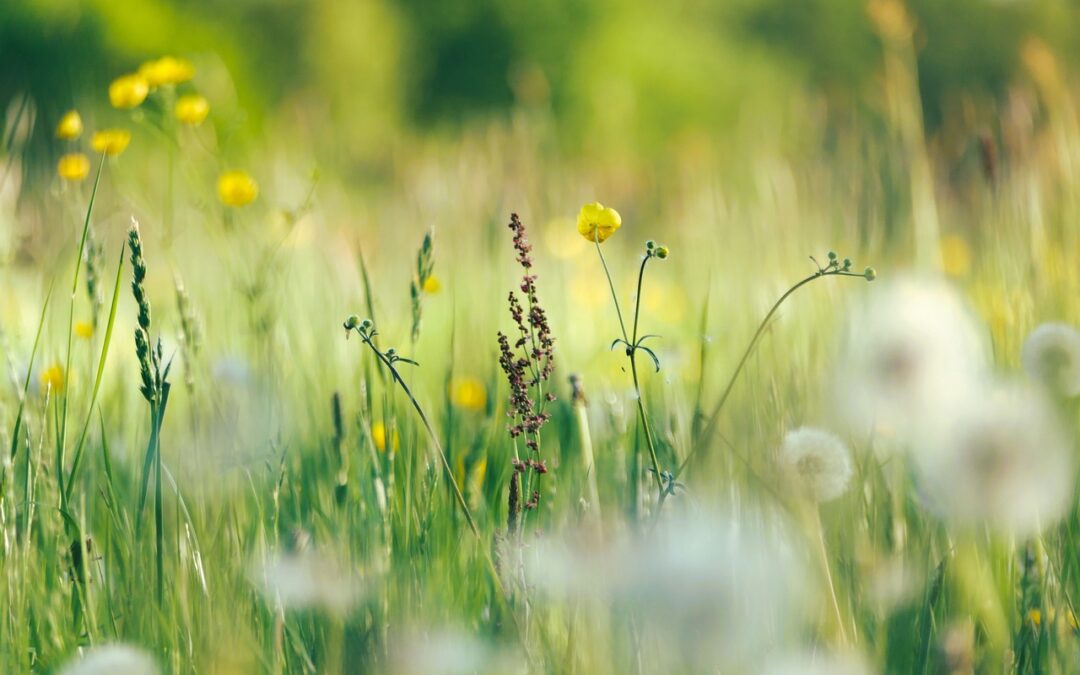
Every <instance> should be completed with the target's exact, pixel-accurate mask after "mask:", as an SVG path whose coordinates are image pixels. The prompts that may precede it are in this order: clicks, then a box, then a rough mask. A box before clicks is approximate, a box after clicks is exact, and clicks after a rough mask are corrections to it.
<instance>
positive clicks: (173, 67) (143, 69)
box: [139, 56, 195, 87]
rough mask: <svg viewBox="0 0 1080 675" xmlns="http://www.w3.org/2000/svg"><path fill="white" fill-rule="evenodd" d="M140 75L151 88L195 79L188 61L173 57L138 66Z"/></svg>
mask: <svg viewBox="0 0 1080 675" xmlns="http://www.w3.org/2000/svg"><path fill="white" fill-rule="evenodd" d="M139 75H141V76H142V77H143V78H144V79H145V80H146V82H147V83H148V84H149V85H150V86H151V87H160V86H161V85H163V84H180V83H181V82H187V81H188V80H190V79H191V78H193V77H195V67H194V66H192V65H191V62H190V61H187V60H185V59H178V58H176V57H175V56H162V57H161V58H160V59H153V60H152V61H147V62H146V63H144V64H142V65H141V66H139Z"/></svg>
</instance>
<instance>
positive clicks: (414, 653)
mask: <svg viewBox="0 0 1080 675" xmlns="http://www.w3.org/2000/svg"><path fill="white" fill-rule="evenodd" d="M526 664H527V661H526V659H525V658H524V657H523V656H522V655H521V654H517V653H515V652H513V651H510V650H508V649H506V648H504V647H498V646H496V645H494V644H492V643H491V642H489V641H486V640H483V639H481V638H479V637H477V636H476V635H475V634H471V633H467V632H464V631H460V630H455V629H437V630H424V631H421V630H411V631H406V632H404V633H402V634H400V635H397V636H394V637H393V638H392V639H391V646H390V671H391V672H393V673H426V674H427V675H456V674H457V673H461V674H462V675H465V674H466V673H517V672H521V673H524V672H526V671H527V668H526Z"/></svg>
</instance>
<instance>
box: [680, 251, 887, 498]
mask: <svg viewBox="0 0 1080 675" xmlns="http://www.w3.org/2000/svg"><path fill="white" fill-rule="evenodd" d="M828 276H840V277H858V278H860V279H865V278H866V277H865V276H864V275H862V274H856V273H855V272H845V271H843V270H828V269H824V270H818V271H817V272H814V273H813V274H811V275H810V276H808V277H806V278H805V279H803V280H802V281H800V282H798V283H797V284H795V285H794V286H792V287H791V288H789V289H787V291H786V292H785V293H784V294H783V295H781V296H780V299H779V300H777V301H776V302H775V303H774V304H773V306H772V308H771V309H770V310H769V312H768V314H766V315H765V318H764V319H762V320H761V323H760V324H759V325H758V327H757V330H756V331H754V336H753V337H752V338H750V344H748V345H747V346H746V351H744V352H743V355H742V358H741V359H739V363H738V364H737V365H736V366H735V370H734V372H732V373H731V378H730V379H729V380H728V382H727V385H726V386H725V387H724V392H723V393H722V394H720V400H719V401H717V403H716V405H715V406H714V407H713V409H712V412H710V413H709V416H708V420H707V422H706V423H705V429H704V430H703V431H702V433H701V436H700V438H695V439H694V443H693V445H692V447H691V448H690V452H689V453H687V455H686V457H685V458H684V459H683V461H682V463H681V464H679V468H678V469H677V470H676V471H675V478H678V477H679V476H680V475H682V472H683V471H684V470H685V469H686V467H687V466H688V465H689V464H690V461H691V460H692V459H693V458H694V456H695V455H696V454H697V452H698V450H699V449H700V448H701V447H702V446H703V445H705V444H706V441H708V439H709V438H711V437H712V435H713V432H715V431H716V424H717V421H718V419H719V417H720V412H721V411H722V410H723V409H724V404H725V403H727V400H728V397H730V396H731V392H732V390H733V389H734V388H735V383H736V382H737V381H738V379H739V375H740V374H741V373H742V371H743V368H744V367H746V364H747V362H748V361H749V360H750V355H751V354H753V353H754V348H755V347H757V344H758V341H759V340H760V339H761V336H762V335H763V334H764V333H765V329H766V328H767V327H768V326H769V321H770V320H771V319H772V317H773V315H774V314H776V311H777V310H778V309H780V305H782V304H784V301H785V300H787V299H788V298H789V297H791V295H792V294H793V293H794V292H795V291H797V290H799V289H800V288H802V287H803V286H805V285H806V284H808V283H810V282H811V281H814V280H815V279H822V278H825V277H828Z"/></svg>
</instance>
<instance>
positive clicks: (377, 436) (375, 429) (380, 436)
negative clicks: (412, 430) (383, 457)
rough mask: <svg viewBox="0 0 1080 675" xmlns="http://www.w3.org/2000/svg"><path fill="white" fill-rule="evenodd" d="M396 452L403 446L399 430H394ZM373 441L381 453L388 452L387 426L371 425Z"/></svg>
mask: <svg viewBox="0 0 1080 675" xmlns="http://www.w3.org/2000/svg"><path fill="white" fill-rule="evenodd" d="M393 440H394V450H397V449H398V448H399V447H400V446H401V437H400V436H398V432H397V429H394V433H393ZM371 441H372V442H373V443H374V444H375V448H376V449H377V450H378V451H379V452H386V425H385V424H383V423H382V422H376V423H375V424H372V425H371Z"/></svg>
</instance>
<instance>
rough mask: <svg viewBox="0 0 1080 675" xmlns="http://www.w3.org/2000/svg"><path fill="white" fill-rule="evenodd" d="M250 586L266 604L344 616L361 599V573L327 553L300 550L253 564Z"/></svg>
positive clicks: (272, 556) (280, 554)
mask: <svg viewBox="0 0 1080 675" xmlns="http://www.w3.org/2000/svg"><path fill="white" fill-rule="evenodd" d="M251 581H252V583H253V584H254V585H255V586H256V587H257V588H258V589H259V590H260V591H261V592H262V593H263V596H264V597H265V598H266V600H267V602H269V603H272V604H277V603H279V602H280V603H281V605H282V607H285V608H286V609H319V610H324V611H327V612H330V613H332V614H338V615H344V614H347V613H348V612H349V611H350V610H351V609H352V608H353V607H354V606H355V605H356V603H357V602H358V601H359V599H360V596H361V577H360V572H359V571H358V570H355V569H350V567H349V566H348V565H347V564H345V563H344V562H343V561H341V560H339V559H338V558H336V557H334V556H333V555H330V554H327V553H320V552H317V551H299V552H289V553H279V554H277V555H271V556H268V557H267V558H266V559H265V560H263V561H261V562H259V563H256V564H255V565H254V566H253V569H252V572H251Z"/></svg>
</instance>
